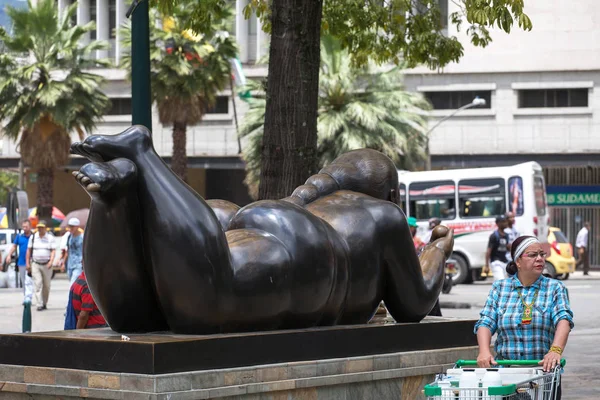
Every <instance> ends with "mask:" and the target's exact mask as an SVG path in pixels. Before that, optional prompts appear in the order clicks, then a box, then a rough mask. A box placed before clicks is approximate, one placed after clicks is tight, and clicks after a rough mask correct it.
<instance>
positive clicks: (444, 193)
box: [408, 181, 456, 220]
mask: <svg viewBox="0 0 600 400" xmlns="http://www.w3.org/2000/svg"><path fill="white" fill-rule="evenodd" d="M455 194H456V186H455V185H454V182H452V181H436V182H415V183H411V184H410V186H409V187H408V201H409V205H410V215H411V216H412V217H415V218H416V219H418V220H427V219H429V218H433V217H436V218H440V219H454V217H455V216H456V207H455V204H456V202H455Z"/></svg>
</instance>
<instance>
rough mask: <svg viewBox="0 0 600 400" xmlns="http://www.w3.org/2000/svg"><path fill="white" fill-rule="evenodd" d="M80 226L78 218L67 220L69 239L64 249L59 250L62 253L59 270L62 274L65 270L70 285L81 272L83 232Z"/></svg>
mask: <svg viewBox="0 0 600 400" xmlns="http://www.w3.org/2000/svg"><path fill="white" fill-rule="evenodd" d="M80 225H81V222H80V221H79V218H71V219H69V222H68V227H69V237H68V239H67V242H66V243H65V245H64V248H61V250H62V251H64V259H63V261H62V262H63V264H62V268H61V270H62V271H63V272H64V271H65V269H66V271H67V275H68V276H69V282H70V284H71V285H72V284H73V282H75V281H76V280H77V278H78V277H79V275H81V272H82V271H83V230H82V229H81V228H80V227H79V226H80ZM64 260H66V262H64ZM65 265H66V267H65Z"/></svg>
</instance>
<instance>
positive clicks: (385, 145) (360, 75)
mask: <svg viewBox="0 0 600 400" xmlns="http://www.w3.org/2000/svg"><path fill="white" fill-rule="evenodd" d="M249 89H250V90H251V92H252V93H254V96H253V97H252V98H250V99H248V100H247V101H248V103H249V110H248V112H247V113H246V114H245V116H244V122H243V124H242V127H241V129H240V135H241V136H242V137H245V138H246V144H245V148H244V149H245V150H244V152H243V157H244V159H245V161H246V180H245V183H246V185H247V186H248V188H249V191H250V195H251V196H253V197H254V198H256V195H257V193H258V181H259V177H260V165H261V160H260V156H261V146H262V135H263V124H264V118H265V106H266V100H265V95H264V93H265V91H264V88H263V87H262V86H261V83H260V82H250V83H249ZM430 107H431V106H430V104H429V103H428V102H427V100H426V99H425V98H424V97H423V96H422V95H421V94H418V93H412V92H407V91H405V90H404V89H403V86H402V70H401V69H400V68H398V67H395V68H391V69H388V70H384V69H381V68H379V69H376V68H374V67H373V66H367V67H364V68H356V67H353V66H352V64H351V59H350V56H349V54H348V52H347V51H346V50H342V49H341V47H340V43H339V41H338V40H336V39H335V38H333V37H332V36H323V37H322V38H321V72H320V75H319V116H318V123H317V134H318V142H317V156H318V158H319V163H320V166H324V165H326V164H327V163H329V162H331V161H333V160H334V159H335V158H336V157H338V156H339V155H341V154H343V153H345V152H347V151H350V150H354V149H359V148H365V147H366V148H372V149H376V150H379V151H381V152H383V153H385V154H386V155H387V156H389V157H390V158H391V159H392V160H393V161H394V162H395V163H396V165H397V166H398V167H399V168H405V169H413V168H414V167H415V165H417V164H418V163H420V162H422V161H423V160H424V159H425V152H424V145H425V133H426V131H427V111H428V110H429V109H430Z"/></svg>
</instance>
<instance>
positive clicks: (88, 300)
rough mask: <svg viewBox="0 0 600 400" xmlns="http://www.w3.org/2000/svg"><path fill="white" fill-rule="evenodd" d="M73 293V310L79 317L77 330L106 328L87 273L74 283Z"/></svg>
mask: <svg viewBox="0 0 600 400" xmlns="http://www.w3.org/2000/svg"><path fill="white" fill-rule="evenodd" d="M71 291H72V292H73V308H74V309H75V315H76V316H77V329H91V328H102V327H105V326H106V321H105V320H104V317H103V316H102V314H101V313H100V310H99V309H98V306H96V303H95V302H94V299H93V298H92V294H91V293H90V289H89V287H88V284H87V280H86V279H85V271H84V272H82V273H81V275H79V277H78V278H77V280H76V281H75V282H73V285H72V286H71Z"/></svg>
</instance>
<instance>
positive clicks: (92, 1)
mask: <svg viewBox="0 0 600 400" xmlns="http://www.w3.org/2000/svg"><path fill="white" fill-rule="evenodd" d="M90 21H94V22H95V23H96V26H98V21H97V20H96V0H90ZM90 39H91V40H96V29H94V30H93V31H90Z"/></svg>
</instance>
